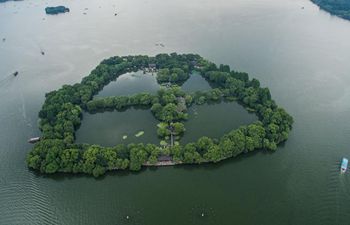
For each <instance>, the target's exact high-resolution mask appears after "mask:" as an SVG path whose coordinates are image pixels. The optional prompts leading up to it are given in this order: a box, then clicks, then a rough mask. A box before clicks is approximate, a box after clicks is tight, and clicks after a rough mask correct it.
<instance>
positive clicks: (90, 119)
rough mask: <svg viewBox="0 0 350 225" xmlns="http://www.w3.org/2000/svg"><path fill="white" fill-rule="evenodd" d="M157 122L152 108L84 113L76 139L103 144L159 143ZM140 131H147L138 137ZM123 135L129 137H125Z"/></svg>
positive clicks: (82, 141) (80, 141) (81, 141)
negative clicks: (151, 110)
mask: <svg viewBox="0 0 350 225" xmlns="http://www.w3.org/2000/svg"><path fill="white" fill-rule="evenodd" d="M157 124H158V121H157V120H156V119H155V118H154V117H153V115H152V113H151V112H150V110H142V109H134V108H131V109H128V110H126V111H124V112H117V111H114V112H104V113H97V114H88V113H84V118H83V122H82V125H81V127H80V128H79V130H78V131H77V132H76V137H77V140H76V141H77V142H78V143H89V144H99V145H102V146H114V145H117V144H120V143H132V142H135V143H139V142H143V143H153V144H159V141H158V139H157V132H156V131H157ZM139 131H144V132H145V133H144V135H142V136H140V137H136V136H135V135H136V134H137V132H139ZM123 136H127V138H126V139H123Z"/></svg>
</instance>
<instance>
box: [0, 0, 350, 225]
mask: <svg viewBox="0 0 350 225" xmlns="http://www.w3.org/2000/svg"><path fill="white" fill-rule="evenodd" d="M46 4H47V3H46V1H41V0H38V1H36V0H26V1H21V2H7V3H2V4H0V18H1V20H0V38H1V39H0V40H2V38H6V41H5V42H0V65H1V66H0V105H1V107H0V127H1V129H0V171H1V173H0V199H1V201H0V224H6V225H7V224H9V225H12V224H69V225H70V224H72V225H76V224H91V225H94V224H106V225H109V224H111V225H112V224H146V225H157V224H164V223H165V222H164V221H166V224H169V225H179V224H183V225H197V224H198V225H199V224H200V225H202V224H213V225H214V224H215V225H218V224H223V225H226V224H227V225H232V224H241V225H245V224H247V225H248V224H249V225H253V224H261V225H264V224H266V225H270V224H278V225H279V224H296V225H299V224H310V225H314V224H315V225H320V224H326V225H335V224H336V225H338V224H340V225H343V224H344V225H345V224H349V219H350V175H349V174H345V175H339V163H340V159H341V157H343V156H347V157H350V121H349V115H350V88H349V87H350V64H349V63H348V61H349V58H350V51H349V50H350V42H349V40H350V22H348V21H345V20H342V19H339V18H336V17H332V16H330V15H329V14H328V13H325V12H322V11H320V10H319V9H318V8H317V7H316V6H314V5H313V4H312V3H310V2H309V1H308V0H262V1H255V0H232V1H224V0H219V1H210V0H201V1H199V0H186V1H185V0H180V1H169V0H165V1H164V0H162V1H161V0H154V1H148V0H139V1H136V0H128V1H127V0H104V1H96V0H84V1H82V0H77V1H68V0H60V1H58V0H52V1H50V4H52V5H62V4H63V5H67V6H68V7H69V8H70V9H71V12H70V13H68V14H65V15H57V16H46V15H45V14H44V7H45V6H46ZM302 7H305V8H304V9H301V8H302ZM84 8H88V10H86V15H84V14H83V13H84V11H85V10H84ZM116 12H117V13H118V15H117V16H114V13H116ZM156 43H163V44H164V45H165V47H160V46H156V45H155V44H156ZM41 50H44V51H45V56H42V55H41V54H40V51H41ZM174 51H176V52H180V53H181V52H184V53H185V52H195V53H199V54H201V55H202V56H203V57H205V58H207V59H209V60H211V61H214V62H216V63H226V64H229V65H230V66H231V68H234V69H235V70H241V71H246V72H248V73H249V74H250V75H251V76H252V77H256V78H258V79H259V80H260V81H261V84H262V85H263V86H268V87H269V88H270V90H271V92H272V95H273V98H274V99H275V100H276V101H277V103H278V104H279V105H281V106H283V107H284V108H286V109H287V111H288V112H290V113H291V114H292V115H293V117H294V119H295V124H294V128H293V131H292V133H291V135H290V138H289V139H288V141H287V142H286V143H285V144H284V145H282V146H280V147H279V149H278V151H277V152H275V153H273V154H268V153H264V152H257V153H254V154H249V155H244V156H242V157H239V158H237V159H232V160H227V161H225V162H223V163H219V164H216V165H204V166H185V167H168V168H160V169H145V170H144V171H142V172H140V173H128V172H121V173H109V174H108V175H107V176H105V177H103V178H101V179H98V180H96V179H94V178H92V177H85V176H63V175H57V176H49V177H46V176H41V175H38V174H36V173H34V172H32V171H29V170H28V169H27V167H26V165H25V156H26V154H27V152H28V151H29V150H30V148H31V147H32V146H31V145H29V144H27V143H26V140H27V139H28V138H29V137H32V136H38V135H40V132H39V130H38V126H37V122H38V121H37V119H38V117H37V114H38V112H39V110H40V107H41V105H42V103H43V101H44V95H45V93H46V92H48V91H51V90H54V89H57V88H59V87H60V86H61V85H63V84H73V83H76V82H79V81H80V80H81V79H82V77H84V76H86V75H88V74H89V72H90V71H91V70H92V69H93V68H94V67H95V66H96V65H97V64H98V63H99V62H100V61H101V60H103V59H104V58H106V57H109V56H113V55H128V54H148V55H155V54H157V53H160V52H174ZM16 70H18V71H19V73H20V74H19V76H18V77H16V78H14V77H12V76H11V73H13V72H14V71H16ZM154 88H155V87H154ZM106 94H107V93H106ZM112 94H113V93H112ZM101 95H102V92H101ZM227 113H230V112H229V111H228V112H227ZM234 114H235V115H236V112H234ZM101 115H102V114H101ZM199 115H200V114H198V116H199ZM237 115H240V114H237ZM245 115H248V116H249V114H245ZM92 116H99V115H98V114H95V115H92ZM84 122H85V121H84ZM83 126H84V125H83ZM187 126H188V127H190V125H189V124H188V125H187ZM101 129H102V128H101ZM140 129H143V128H140ZM144 129H146V128H144ZM123 132H124V131H123ZM133 132H134V131H130V133H133ZM145 135H146V134H145ZM112 144H113V143H112ZM201 213H204V217H202V216H201ZM126 216H129V218H130V219H129V220H127V219H126Z"/></svg>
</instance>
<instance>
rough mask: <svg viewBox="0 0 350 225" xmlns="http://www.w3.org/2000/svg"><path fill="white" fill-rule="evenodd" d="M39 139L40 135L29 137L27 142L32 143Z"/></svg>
mask: <svg viewBox="0 0 350 225" xmlns="http://www.w3.org/2000/svg"><path fill="white" fill-rule="evenodd" d="M38 141H40V137H34V138H30V139H29V140H28V143H31V144H34V143H36V142H38Z"/></svg>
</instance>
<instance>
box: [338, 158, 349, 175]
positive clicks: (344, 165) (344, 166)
mask: <svg viewBox="0 0 350 225" xmlns="http://www.w3.org/2000/svg"><path fill="white" fill-rule="evenodd" d="M348 163H349V160H348V159H347V158H343V159H342V162H341V166H340V173H345V172H346V170H347V169H348Z"/></svg>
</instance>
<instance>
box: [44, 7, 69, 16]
mask: <svg viewBox="0 0 350 225" xmlns="http://www.w3.org/2000/svg"><path fill="white" fill-rule="evenodd" d="M45 12H46V14H49V15H56V14H59V13H66V12H69V8H67V7H65V6H55V7H46V8H45Z"/></svg>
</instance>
